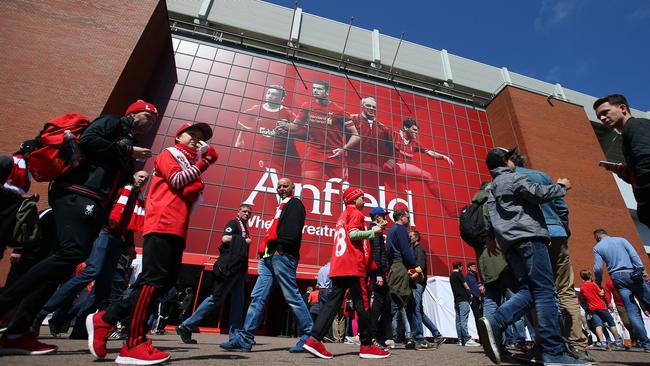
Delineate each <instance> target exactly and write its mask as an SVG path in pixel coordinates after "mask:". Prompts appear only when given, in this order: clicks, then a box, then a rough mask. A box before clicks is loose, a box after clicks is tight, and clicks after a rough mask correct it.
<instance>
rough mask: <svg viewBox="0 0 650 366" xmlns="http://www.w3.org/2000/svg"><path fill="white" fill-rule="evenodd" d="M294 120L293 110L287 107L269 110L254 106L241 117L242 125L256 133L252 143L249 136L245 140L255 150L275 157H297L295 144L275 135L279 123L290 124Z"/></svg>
mask: <svg viewBox="0 0 650 366" xmlns="http://www.w3.org/2000/svg"><path fill="white" fill-rule="evenodd" d="M294 118H295V116H294V115H293V113H291V110H290V109H288V108H286V107H285V106H280V108H278V109H275V110H272V109H271V110H269V109H266V108H265V107H264V105H254V106H252V107H251V108H249V109H247V110H246V111H244V113H243V114H241V115H240V120H241V123H243V124H244V125H245V126H246V127H248V128H252V129H253V130H254V131H255V135H254V137H253V140H252V141H251V139H250V137H249V134H244V139H245V140H246V143H248V144H249V146H250V148H252V149H254V150H258V151H263V152H270V153H273V154H275V155H285V154H287V155H289V156H297V155H298V152H297V150H296V144H295V142H294V141H293V140H292V139H287V138H285V137H281V136H276V134H275V127H276V126H277V122H278V121H281V120H284V121H286V122H287V123H288V122H292V121H293V120H294ZM250 132H252V131H250Z"/></svg>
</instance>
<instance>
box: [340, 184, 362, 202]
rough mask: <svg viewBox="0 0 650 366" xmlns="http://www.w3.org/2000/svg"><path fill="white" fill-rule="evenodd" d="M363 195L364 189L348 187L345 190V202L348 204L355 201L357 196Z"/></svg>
mask: <svg viewBox="0 0 650 366" xmlns="http://www.w3.org/2000/svg"><path fill="white" fill-rule="evenodd" d="M361 196H363V190H362V189H361V188H357V187H348V189H346V190H345V192H343V202H345V203H346V204H349V203H354V201H356V199H357V198H359V197H361Z"/></svg>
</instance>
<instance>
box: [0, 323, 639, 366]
mask: <svg viewBox="0 0 650 366" xmlns="http://www.w3.org/2000/svg"><path fill="white" fill-rule="evenodd" d="M42 330H43V333H44V335H43V337H42V338H43V339H42V340H43V341H44V342H46V343H48V342H49V343H54V344H57V345H58V346H59V351H58V353H56V354H54V355H49V356H4V357H0V365H3V366H9V365H21V366H25V365H42V366H60V365H63V366H73V365H91V364H92V365H96V366H99V365H111V364H113V363H112V361H113V360H114V359H115V357H116V356H117V353H118V352H119V349H120V346H121V342H119V341H110V343H109V354H108V357H107V360H106V361H102V362H94V361H93V357H92V356H91V355H90V353H89V352H88V350H87V346H86V341H80V340H68V339H61V338H51V337H50V336H49V333H47V328H46V327H43V329H42ZM194 337H195V338H196V339H197V340H198V341H199V343H198V344H195V345H187V344H183V343H182V342H180V340H179V338H178V336H176V335H175V334H169V333H168V335H162V336H153V339H154V344H155V345H156V346H157V347H158V348H160V349H161V350H164V351H168V352H171V353H172V363H173V364H174V365H232V366H234V365H247V366H248V365H263V366H273V365H296V366H309V365H325V364H327V365H330V366H333V365H337V366H343V365H345V366H349V365H355V364H356V365H358V366H363V365H372V366H375V365H377V366H382V365H399V366H417V365H463V366H469V365H471V366H474V365H490V364H491V363H490V361H489V360H488V359H487V358H486V357H485V356H484V355H483V352H482V349H481V348H480V347H460V346H457V345H454V344H443V345H442V346H441V347H440V349H438V350H427V351H413V350H406V349H404V348H403V346H402V347H401V348H400V347H399V346H398V348H397V349H395V350H393V354H392V356H391V357H390V358H387V359H382V360H364V359H361V358H359V356H358V353H357V352H358V346H352V345H345V344H328V345H327V347H328V348H329V350H330V351H332V353H334V358H333V359H331V360H322V359H318V358H315V357H313V356H311V355H310V354H291V353H289V352H288V348H289V347H290V346H291V345H293V344H294V343H295V342H296V341H297V340H296V339H290V338H279V337H257V338H256V340H257V342H258V344H257V345H256V346H255V347H254V348H253V351H252V352H249V353H231V352H225V351H222V350H221V349H220V348H219V346H218V345H219V343H221V342H223V341H225V340H227V336H225V335H220V334H195V335H194ZM592 353H593V355H594V356H595V357H596V358H597V359H598V361H599V363H598V364H599V365H633V366H636V365H638V366H641V365H645V366H647V365H650V354H648V353H644V352H642V351H639V350H638V349H634V350H632V351H617V352H603V351H593V352H592Z"/></svg>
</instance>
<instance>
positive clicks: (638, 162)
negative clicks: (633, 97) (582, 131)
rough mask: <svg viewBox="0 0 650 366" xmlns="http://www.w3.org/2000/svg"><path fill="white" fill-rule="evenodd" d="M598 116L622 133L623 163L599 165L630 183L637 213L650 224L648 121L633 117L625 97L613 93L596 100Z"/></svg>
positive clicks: (595, 107)
mask: <svg viewBox="0 0 650 366" xmlns="http://www.w3.org/2000/svg"><path fill="white" fill-rule="evenodd" d="M594 111H596V116H597V117H598V119H599V120H600V121H601V122H602V123H603V124H604V125H605V126H606V127H607V128H610V129H616V130H618V131H620V132H621V133H622V136H623V156H624V158H625V162H624V163H611V162H606V161H601V162H600V163H599V164H598V165H600V166H602V167H604V168H605V169H607V170H609V171H611V172H614V173H616V175H618V176H619V177H620V178H621V179H623V180H624V181H626V182H627V183H630V184H631V185H632V189H633V191H634V198H635V199H636V202H637V216H638V217H639V221H641V222H642V223H643V224H645V225H646V226H648V227H650V120H648V119H646V118H636V117H632V114H631V112H630V107H629V104H628V102H627V99H625V97H624V96H623V95H620V94H612V95H608V96H606V97H603V98H600V99H598V100H596V102H595V103H594Z"/></svg>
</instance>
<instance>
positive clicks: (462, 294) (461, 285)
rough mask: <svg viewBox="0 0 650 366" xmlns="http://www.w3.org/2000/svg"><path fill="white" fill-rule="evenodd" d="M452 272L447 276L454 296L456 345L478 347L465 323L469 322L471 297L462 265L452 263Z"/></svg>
mask: <svg viewBox="0 0 650 366" xmlns="http://www.w3.org/2000/svg"><path fill="white" fill-rule="evenodd" d="M451 266H452V272H451V275H449V284H450V285H451V292H452V293H453V294H454V310H455V311H456V334H457V335H458V344H459V345H461V346H464V347H477V346H479V344H478V343H476V341H474V340H473V339H472V337H471V336H470V335H469V330H468V329H467V322H468V321H469V312H470V305H469V302H470V300H471V297H472V293H471V290H470V288H469V285H468V284H467V282H465V277H464V276H463V263H462V262H458V261H456V262H454V263H452V265H451Z"/></svg>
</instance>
